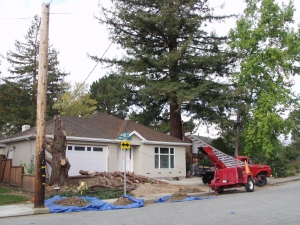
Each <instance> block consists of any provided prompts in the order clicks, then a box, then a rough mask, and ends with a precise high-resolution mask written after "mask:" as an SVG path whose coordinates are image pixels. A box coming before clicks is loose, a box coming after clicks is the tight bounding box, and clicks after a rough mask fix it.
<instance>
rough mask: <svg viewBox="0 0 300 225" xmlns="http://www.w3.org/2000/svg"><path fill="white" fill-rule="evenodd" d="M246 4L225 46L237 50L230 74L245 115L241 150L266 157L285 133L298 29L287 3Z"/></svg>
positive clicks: (296, 71) (291, 100)
mask: <svg viewBox="0 0 300 225" xmlns="http://www.w3.org/2000/svg"><path fill="white" fill-rule="evenodd" d="M246 3H247V7H246V9H245V10H244V14H243V15H242V16H241V17H240V18H239V19H238V21H237V23H236V28H235V29H232V30H231V32H230V41H229V44H230V46H231V48H232V49H233V50H234V51H236V52H237V53H238V54H239V58H240V61H239V64H238V67H237V68H236V73H235V76H234V77H233V78H234V79H233V80H234V83H236V86H237V90H238V91H239V95H238V97H239V98H240V99H241V101H240V104H239V105H238V107H237V110H241V111H242V112H243V115H244V118H243V120H244V128H243V129H244V132H243V135H244V138H245V150H246V151H247V152H248V154H254V153H255V152H257V151H262V152H263V153H264V154H265V155H266V156H270V155H271V152H272V151H273V150H274V149H275V148H276V146H278V145H279V141H278V137H279V135H281V134H285V135H286V134H288V132H289V131H290V129H291V123H290V122H289V120H285V119H283V116H284V113H285V112H286V110H289V109H292V108H293V106H294V103H295V96H294V95H293V93H292V92H291V76H293V75H296V74H299V72H300V67H299V59H300V58H299V56H300V51H299V49H300V36H299V34H300V30H297V31H295V30H294V29H293V28H292V25H293V14H294V6H293V4H292V2H289V4H288V5H282V6H281V7H280V6H279V5H278V4H277V3H276V2H275V1H274V0H246Z"/></svg>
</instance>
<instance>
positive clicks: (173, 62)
mask: <svg viewBox="0 0 300 225" xmlns="http://www.w3.org/2000/svg"><path fill="white" fill-rule="evenodd" d="M113 3H114V5H113V6H112V8H105V7H101V16H100V17H99V18H98V20H99V22H100V23H102V24H106V25H107V26H108V30H109V34H110V38H111V40H113V41H114V42H115V43H116V44H119V45H120V46H121V47H122V48H123V49H125V50H126V55H125V56H123V57H122V58H121V59H100V58H98V57H96V56H92V58H93V59H94V60H97V61H101V62H104V63H107V64H108V65H112V66H116V67H117V69H119V71H118V73H119V74H125V76H126V77H127V80H128V82H130V83H132V85H133V87H134V88H136V90H137V95H138V96H139V97H138V99H141V100H142V101H143V102H142V103H143V104H144V106H145V105H146V103H148V102H149V101H148V100H149V98H150V99H153V107H152V106H151V105H148V106H147V107H148V109H149V108H150V109H154V110H153V112H154V113H155V114H156V115H157V114H158V113H160V114H161V113H162V111H160V110H164V107H161V105H162V106H164V105H167V106H168V107H169V114H170V135H171V136H174V137H177V138H180V139H182V135H183V130H182V118H181V115H182V110H187V111H189V112H190V111H192V110H193V112H195V114H198V117H200V118H205V116H206V115H204V114H206V113H205V110H206V109H207V108H208V107H210V106H209V104H206V103H207V101H212V97H211V96H210V95H209V94H207V95H206V93H211V92H212V91H210V90H211V88H216V87H217V82H216V79H215V78H216V77H218V76H224V75H227V73H228V64H229V61H230V54H228V53H226V52H225V51H224V49H223V44H224V41H225V40H226V37H219V36H217V35H216V33H215V32H209V31H208V29H207V25H208V24H209V23H211V22H215V21H224V20H225V19H226V18H228V17H229V16H215V15H213V13H212V12H213V9H212V8H210V7H209V4H208V0H204V1H203V0H172V1H161V0H150V1H134V0H116V1H113ZM215 92H217V90H215ZM157 103H159V104H157ZM147 107H145V108H147ZM200 108H201V109H202V108H203V110H202V111H201V109H200ZM211 108H212V107H211ZM196 110H197V111H196ZM211 110H212V111H213V109H211ZM208 114H210V113H208Z"/></svg>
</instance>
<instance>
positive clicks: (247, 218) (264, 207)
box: [0, 180, 300, 225]
mask: <svg viewBox="0 0 300 225" xmlns="http://www.w3.org/2000/svg"><path fill="white" fill-rule="evenodd" d="M299 190H300V181H299V180H297V181H293V182H287V183H278V184H275V185H273V186H267V187H262V188H258V187H256V189H255V191H254V192H245V191H244V190H242V189H239V190H237V191H229V190H228V191H225V192H224V194H222V195H219V196H211V197H209V198H206V199H204V200H197V201H190V202H175V203H155V204H147V205H145V206H144V207H141V208H136V209H128V210H108V211H85V212H76V213H57V214H52V213H51V214H42V215H41V214H40V215H29V216H20V217H6V218H1V219H0V224H1V225H2V224H3V225H5V224H7V225H8V224H9V225H11V224H18V225H25V224H26V225H27V224H45V225H48V224H49V225H50V224H51V225H56V224H65V225H69V224H70V225H71V224H72V225H73V224H89V225H90V224H110V225H111V224H117V225H121V224H122V225H123V224H124V225H125V224H126V225H129V224H172V225H173V224H189V225H192V224H220V223H221V224H223V225H226V224H230V225H238V224H239V225H240V224H243V225H248V224H249V225H253V224H272V225H274V224H275V225H277V224H278V225H282V224H289V225H294V224H295V225H296V224H297V225H299V224H300V210H299V202H300V195H299Z"/></svg>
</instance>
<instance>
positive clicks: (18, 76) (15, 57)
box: [6, 16, 67, 125]
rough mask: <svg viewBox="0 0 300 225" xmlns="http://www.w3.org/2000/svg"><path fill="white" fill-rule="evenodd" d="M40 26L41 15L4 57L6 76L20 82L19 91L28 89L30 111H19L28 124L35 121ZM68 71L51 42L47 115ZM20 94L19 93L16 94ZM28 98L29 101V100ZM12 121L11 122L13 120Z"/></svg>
mask: <svg viewBox="0 0 300 225" xmlns="http://www.w3.org/2000/svg"><path fill="white" fill-rule="evenodd" d="M39 30H40V18H39V17H38V16H35V17H34V20H33V22H32V24H31V26H30V28H29V30H28V32H27V34H26V35H25V42H21V41H18V40H16V41H15V50H14V51H8V52H7V56H6V60H7V61H8V62H9V63H10V65H11V66H10V68H9V72H10V76H8V77H7V80H8V81H10V82H13V83H15V84H16V85H18V86H19V89H20V90H23V92H21V93H25V92H26V93H30V100H29V101H28V102H27V106H26V110H27V111H28V112H29V113H30V116H28V113H26V114H23V115H21V117H20V118H19V119H20V120H21V121H22V122H23V123H25V122H26V121H27V123H29V124H30V125H34V124H35V118H36V102H37V83H38V82H37V79H38V63H39ZM66 75H67V73H64V72H62V71H61V70H60V69H59V62H58V51H57V50H55V49H54V48H53V47H52V46H51V45H50V47H49V50H48V74H47V112H46V118H47V119H49V118H52V117H53V116H54V115H55V114H56V113H57V111H55V110H54V108H53V104H54V101H53V99H55V98H57V96H59V95H60V94H61V93H62V92H64V90H65V86H66V83H65V82H64V77H65V76H66ZM19 97H20V98H22V96H19ZM29 102H30V104H28V103H29ZM12 123H14V122H13V121H12Z"/></svg>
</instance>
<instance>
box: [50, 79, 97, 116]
mask: <svg viewBox="0 0 300 225" xmlns="http://www.w3.org/2000/svg"><path fill="white" fill-rule="evenodd" d="M96 105H97V101H96V100H94V99H91V98H90V94H89V93H88V86H87V84H84V83H75V87H74V89H73V90H72V88H71V87H69V90H68V91H66V92H65V93H63V94H62V95H61V96H60V97H59V99H58V100H57V102H56V103H55V104H54V108H55V109H56V110H57V111H58V112H59V113H60V114H61V115H68V116H82V117H86V116H89V115H91V114H93V113H94V112H95V110H96V108H97V107H96Z"/></svg>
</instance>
